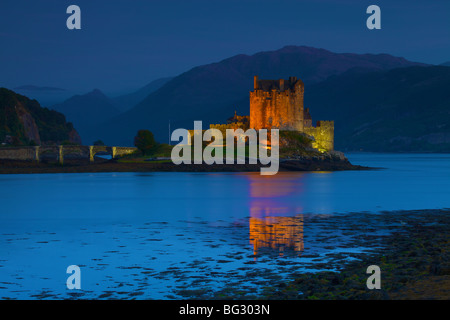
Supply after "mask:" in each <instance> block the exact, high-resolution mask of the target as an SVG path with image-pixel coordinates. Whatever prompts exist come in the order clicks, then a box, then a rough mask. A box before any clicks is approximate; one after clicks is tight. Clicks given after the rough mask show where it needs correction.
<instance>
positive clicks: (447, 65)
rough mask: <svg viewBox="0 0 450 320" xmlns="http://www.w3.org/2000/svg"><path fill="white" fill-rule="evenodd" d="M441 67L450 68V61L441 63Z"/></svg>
mask: <svg viewBox="0 0 450 320" xmlns="http://www.w3.org/2000/svg"><path fill="white" fill-rule="evenodd" d="M440 66H444V67H450V61H447V62H444V63H441V64H440Z"/></svg>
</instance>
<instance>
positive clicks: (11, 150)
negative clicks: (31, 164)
mask: <svg viewBox="0 0 450 320" xmlns="http://www.w3.org/2000/svg"><path fill="white" fill-rule="evenodd" d="M136 150H137V148H134V147H107V146H37V147H1V148H0V159H3V160H33V161H39V160H40V159H41V157H42V156H45V155H47V156H52V157H55V158H56V159H58V160H59V162H60V163H61V164H62V163H63V162H64V157H67V156H68V155H71V156H72V157H75V158H89V159H90V160H91V161H94V156H95V154H96V153H98V152H104V153H109V154H111V156H112V158H117V157H122V156H124V155H127V154H131V153H133V152H135V151H136Z"/></svg>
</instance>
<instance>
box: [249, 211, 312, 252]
mask: <svg viewBox="0 0 450 320" xmlns="http://www.w3.org/2000/svg"><path fill="white" fill-rule="evenodd" d="M250 244H251V245H253V254H255V255H256V254H257V253H258V250H259V249H260V248H271V249H274V250H277V251H279V253H280V255H282V254H283V252H284V251H285V250H286V249H291V250H293V251H295V252H297V253H300V252H302V251H303V249H304V244H303V215H302V214H298V215H296V216H295V217H264V218H253V217H251V218H250Z"/></svg>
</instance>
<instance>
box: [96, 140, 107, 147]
mask: <svg viewBox="0 0 450 320" xmlns="http://www.w3.org/2000/svg"><path fill="white" fill-rule="evenodd" d="M104 145H105V143H104V142H103V141H102V140H97V141H95V142H94V146H104Z"/></svg>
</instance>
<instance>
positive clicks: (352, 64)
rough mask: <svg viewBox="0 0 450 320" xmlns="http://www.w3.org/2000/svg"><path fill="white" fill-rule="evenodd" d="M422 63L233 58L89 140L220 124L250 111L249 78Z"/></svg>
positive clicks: (123, 141)
mask: <svg viewBox="0 0 450 320" xmlns="http://www.w3.org/2000/svg"><path fill="white" fill-rule="evenodd" d="M413 65H423V64H419V63H415V62H410V61H407V60H405V59H403V58H398V57H393V56H390V55H387V54H376V55H374V54H352V53H333V52H330V51H327V50H324V49H316V48H310V47H304V46H301V47H297V46H287V47H284V48H282V49H280V50H277V51H268V52H260V53H257V54H254V55H252V56H248V55H237V56H234V57H231V58H228V59H225V60H223V61H220V62H217V63H212V64H208V65H203V66H199V67H196V68H193V69H191V70H189V71H187V72H185V73H183V74H181V75H179V76H177V77H175V78H173V79H172V80H170V81H169V82H167V83H166V84H165V85H163V86H162V87H161V88H160V89H158V90H156V91H155V92H153V93H151V94H150V95H148V96H147V97H146V98H145V99H144V100H143V101H141V102H140V103H139V104H138V105H136V106H135V107H133V108H132V109H130V110H128V111H126V112H125V113H123V114H121V115H120V116H118V117H114V118H113V119H111V120H109V121H106V122H105V123H103V124H102V125H100V126H98V127H97V128H95V129H94V130H92V131H91V132H90V133H89V135H88V136H89V137H90V139H102V140H103V141H105V142H107V143H110V144H118V145H131V144H132V143H133V137H134V135H135V133H136V132H137V130H138V129H149V130H151V131H152V132H153V133H154V134H155V138H156V139H157V140H159V141H161V142H167V140H168V124H169V120H170V121H171V124H172V129H174V128H191V127H192V126H193V121H194V120H203V122H204V126H205V127H206V126H208V125H209V123H223V122H224V121H225V119H227V118H228V117H230V116H231V115H232V114H233V112H234V111H235V110H236V111H237V112H238V113H240V114H248V113H249V102H248V95H249V91H250V90H252V88H253V76H254V75H258V76H259V77H260V78H261V79H280V78H288V77H289V76H297V77H299V78H301V79H302V80H303V82H304V83H305V85H312V84H314V83H318V82H321V81H324V80H326V79H327V78H328V77H330V76H333V75H339V74H341V73H344V72H346V71H348V70H350V69H352V68H361V69H364V70H388V69H392V68H398V67H408V66H413Z"/></svg>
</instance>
